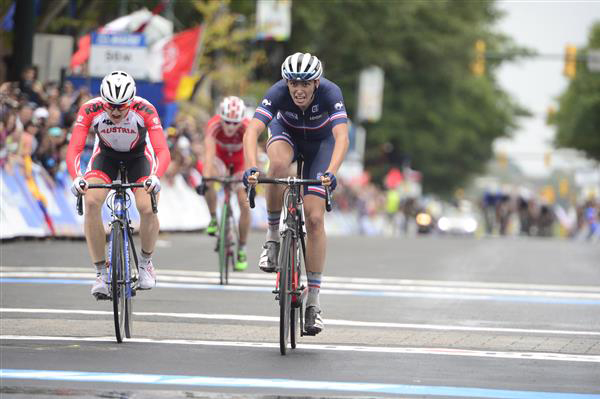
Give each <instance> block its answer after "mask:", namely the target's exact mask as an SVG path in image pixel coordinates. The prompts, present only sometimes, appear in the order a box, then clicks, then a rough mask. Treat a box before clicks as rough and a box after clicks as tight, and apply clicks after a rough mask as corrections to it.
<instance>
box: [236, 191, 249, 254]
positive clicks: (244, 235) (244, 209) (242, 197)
mask: <svg viewBox="0 0 600 399" xmlns="http://www.w3.org/2000/svg"><path fill="white" fill-rule="evenodd" d="M237 198H238V204H239V206H240V221H239V232H240V242H239V245H240V246H245V245H246V242H247V239H248V231H249V230H250V206H249V204H248V197H247V196H246V191H245V190H244V189H243V188H240V189H239V190H237Z"/></svg>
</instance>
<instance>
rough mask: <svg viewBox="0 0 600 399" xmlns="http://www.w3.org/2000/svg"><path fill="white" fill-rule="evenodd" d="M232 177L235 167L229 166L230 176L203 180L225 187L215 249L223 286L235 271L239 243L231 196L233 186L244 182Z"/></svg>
mask: <svg viewBox="0 0 600 399" xmlns="http://www.w3.org/2000/svg"><path fill="white" fill-rule="evenodd" d="M232 175H233V165H229V176H224V177H205V178H203V182H218V183H221V184H222V185H223V192H224V199H223V206H222V208H221V220H220V225H219V234H218V235H217V246H216V247H215V251H216V252H217V253H218V254H219V281H220V283H221V285H225V284H228V283H229V271H230V270H235V269H234V265H235V261H236V257H235V243H236V242H237V241H239V231H238V228H237V221H236V220H235V216H234V215H233V210H232V208H231V194H232V192H233V186H234V185H235V184H239V183H241V182H242V180H241V179H239V178H237V177H234V176H232Z"/></svg>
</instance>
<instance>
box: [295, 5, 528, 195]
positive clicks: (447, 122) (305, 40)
mask: <svg viewBox="0 0 600 399" xmlns="http://www.w3.org/2000/svg"><path fill="white" fill-rule="evenodd" d="M499 17H500V14H499V12H498V11H497V10H496V8H495V7H494V3H493V2H492V1H476V2H469V3H468V6H467V4H466V3H465V2H460V1H443V0H442V1H408V0H407V1H382V0H370V1H369V0H367V1H358V0H356V1H355V0H345V1H343V0H329V1H327V2H322V1H317V0H314V1H313V0H308V1H296V2H294V3H293V27H292V38H291V42H290V49H289V51H290V52H293V51H310V52H314V53H315V54H317V55H318V56H319V57H320V58H322V60H323V63H324V68H325V71H324V74H325V77H327V78H330V79H332V80H333V81H335V82H336V83H337V84H338V85H340V86H341V87H342V90H343V92H344V97H345V101H346V104H347V107H348V109H349V111H350V117H352V115H353V114H355V113H356V107H357V104H356V101H357V100H356V99H357V89H358V87H357V78H358V74H359V73H360V71H361V69H363V68H365V67H367V66H369V65H377V66H379V67H381V68H383V70H384V72H385V88H384V103H383V115H382V119H381V120H380V121H379V122H377V123H372V124H367V125H366V128H367V132H368V133H367V154H366V164H367V167H368V169H369V170H370V171H371V174H372V175H373V176H374V177H375V178H376V179H380V178H381V177H382V176H383V174H384V173H385V172H387V170H388V169H389V168H390V166H392V165H395V166H401V165H405V164H408V163H410V164H411V166H412V167H413V168H415V169H419V170H421V171H422V172H423V176H424V184H425V189H426V190H428V191H434V192H438V193H440V194H445V193H449V192H452V191H454V189H455V188H456V187H459V186H461V185H463V184H465V183H466V181H467V180H468V179H469V178H470V177H472V176H473V175H474V174H476V173H479V172H481V171H482V170H483V168H484V166H485V164H486V162H487V160H488V159H489V158H490V157H491V155H492V142H493V141H494V140H495V139H496V138H498V137H501V136H505V135H507V134H509V133H510V131H511V130H512V129H513V128H514V123H513V120H514V118H515V116H516V115H517V114H519V113H525V111H524V110H522V109H520V108H519V107H518V106H517V105H516V104H514V103H513V102H512V101H511V100H510V98H509V97H508V95H507V94H506V93H504V92H503V91H502V90H501V89H500V87H499V86H498V85H497V83H496V82H495V80H494V76H493V72H494V70H495V69H496V68H497V67H498V66H499V64H500V63H501V62H503V60H504V59H507V58H515V57H518V56H523V55H525V54H527V53H528V51H527V50H525V49H522V48H519V47H517V46H516V45H515V44H514V43H513V42H512V41H511V40H510V39H509V38H507V37H505V36H503V35H501V34H496V33H493V32H492V31H491V26H492V24H493V23H494V22H495V21H496V19H497V18H499ZM480 38H481V39H483V40H485V42H486V45H487V49H488V51H489V52H490V54H493V53H495V54H500V53H502V54H503V55H504V57H505V58H500V57H489V59H488V60H486V61H487V62H486V76H484V77H475V76H473V75H471V72H470V68H469V65H470V63H471V62H472V60H473V57H474V43H475V41H476V40H477V39H480Z"/></svg>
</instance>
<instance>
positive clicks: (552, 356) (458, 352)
mask: <svg viewBox="0 0 600 399" xmlns="http://www.w3.org/2000/svg"><path fill="white" fill-rule="evenodd" d="M0 340H7V341H9V340H14V341H74V342H114V341H115V338H114V337H59V336H56V337H52V336H35V335H33V336H23V335H0ZM126 341H127V342H136V343H144V344H167V345H199V346H225V347H238V348H271V349H274V348H279V343H272V342H232V341H203V340H186V339H151V338H131V339H128V340H126ZM297 348H299V349H305V350H315V351H339V352H363V353H385V354H412V355H442V356H465V357H486V358H497V359H519V360H547V361H562V362H586V363H600V356H596V355H574V354H564V353H550V352H500V351H480V350H470V349H450V348H403V347H389V346H356V345H320V344H298V346H297Z"/></svg>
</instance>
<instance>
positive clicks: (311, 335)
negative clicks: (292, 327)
mask: <svg viewBox="0 0 600 399" xmlns="http://www.w3.org/2000/svg"><path fill="white" fill-rule="evenodd" d="M302 335H303V336H304V335H308V336H309V337H314V336H316V335H317V333H314V332H308V331H302Z"/></svg>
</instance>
